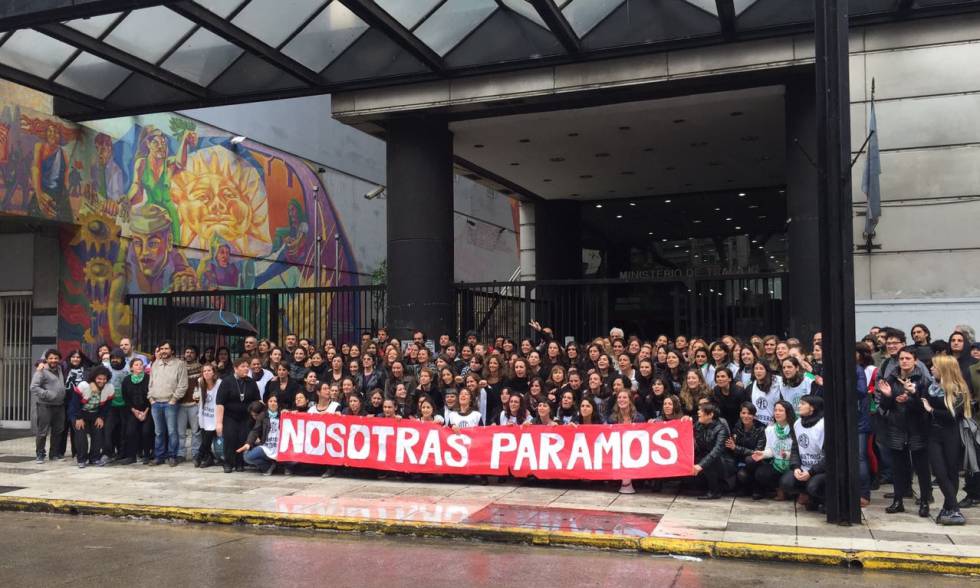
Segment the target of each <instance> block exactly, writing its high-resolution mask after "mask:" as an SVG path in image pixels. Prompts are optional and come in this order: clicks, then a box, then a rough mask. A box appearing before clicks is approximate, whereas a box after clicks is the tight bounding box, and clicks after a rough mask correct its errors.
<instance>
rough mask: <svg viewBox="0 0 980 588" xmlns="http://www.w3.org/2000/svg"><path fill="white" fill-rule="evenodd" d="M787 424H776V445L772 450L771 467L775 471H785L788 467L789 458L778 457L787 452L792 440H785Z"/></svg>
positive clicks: (787, 434) (787, 433)
mask: <svg viewBox="0 0 980 588" xmlns="http://www.w3.org/2000/svg"><path fill="white" fill-rule="evenodd" d="M789 430H790V429H789V425H785V426H784V425H780V424H777V425H776V439H777V441H776V447H775V448H774V451H773V459H772V467H773V469H774V470H776V471H777V472H780V473H782V472H785V471H786V470H788V469H789V460H788V459H784V458H782V457H779V456H780V455H782V454H783V453H784V450H785V452H786V453H789V451H790V449H791V448H792V444H793V442H792V441H787V439H788V438H789Z"/></svg>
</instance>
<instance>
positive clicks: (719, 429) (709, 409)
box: [692, 402, 734, 500]
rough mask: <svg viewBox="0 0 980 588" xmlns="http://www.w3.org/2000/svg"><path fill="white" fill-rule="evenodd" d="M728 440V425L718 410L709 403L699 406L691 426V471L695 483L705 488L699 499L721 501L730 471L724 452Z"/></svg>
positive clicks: (727, 455)
mask: <svg viewBox="0 0 980 588" xmlns="http://www.w3.org/2000/svg"><path fill="white" fill-rule="evenodd" d="M728 438H729V431H728V424H727V423H725V420H724V419H722V418H721V414H720V412H719V411H718V407H716V406H715V405H714V404H711V403H710V402H706V403H702V404H701V406H700V407H698V421H697V424H696V425H695V426H694V459H695V464H694V468H693V470H692V473H693V475H694V476H695V479H696V481H698V482H699V483H703V484H705V485H706V486H707V487H708V491H707V493H705V494H703V495H701V496H698V499H699V500H717V499H719V498H721V492H722V488H723V487H724V486H725V485H727V482H726V481H727V480H728V478H729V476H730V475H731V472H732V470H733V469H734V468H733V464H732V458H731V455H730V454H729V453H728V452H727V451H725V441H726V440H727V439H728Z"/></svg>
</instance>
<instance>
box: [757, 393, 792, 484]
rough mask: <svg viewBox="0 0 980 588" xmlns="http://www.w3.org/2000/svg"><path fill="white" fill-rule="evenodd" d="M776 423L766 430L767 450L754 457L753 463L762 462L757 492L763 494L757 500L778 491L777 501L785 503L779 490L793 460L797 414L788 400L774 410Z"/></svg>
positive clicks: (758, 471)
mask: <svg viewBox="0 0 980 588" xmlns="http://www.w3.org/2000/svg"><path fill="white" fill-rule="evenodd" d="M772 416H773V422H772V423H770V424H769V426H767V427H766V448H765V449H763V450H762V451H755V452H753V453H752V459H753V460H754V461H756V462H759V466H758V467H757V468H756V470H755V481H756V488H757V489H758V490H759V492H760V494H758V495H757V496H755V497H754V498H756V499H760V498H762V496H763V495H762V494H761V493H762V492H772V491H773V490H775V491H776V499H777V500H783V499H784V498H785V496H784V495H783V492H782V491H781V490H779V480H780V478H782V477H783V475H784V474H785V473H786V472H788V471H789V466H790V458H791V456H792V455H793V448H794V446H795V444H796V438H795V437H794V435H793V421H795V420H796V413H795V412H794V411H793V405H791V404H790V403H789V402H786V401H785V400H780V401H778V402H776V404H775V406H774V407H773V410H772Z"/></svg>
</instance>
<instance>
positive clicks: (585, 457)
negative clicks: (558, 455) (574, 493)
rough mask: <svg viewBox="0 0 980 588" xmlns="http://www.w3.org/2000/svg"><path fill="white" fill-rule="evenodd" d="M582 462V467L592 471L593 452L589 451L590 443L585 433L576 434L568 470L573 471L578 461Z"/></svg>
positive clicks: (569, 457)
mask: <svg viewBox="0 0 980 588" xmlns="http://www.w3.org/2000/svg"><path fill="white" fill-rule="evenodd" d="M579 460H581V461H582V467H583V468H585V469H587V470H591V469H592V452H591V451H589V441H588V439H586V437H585V434H584V433H576V434H575V438H574V439H573V440H572V450H571V452H570V453H569V456H568V469H573V468H574V467H575V463H576V462H577V461H579Z"/></svg>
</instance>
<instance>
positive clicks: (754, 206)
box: [749, 204, 759, 208]
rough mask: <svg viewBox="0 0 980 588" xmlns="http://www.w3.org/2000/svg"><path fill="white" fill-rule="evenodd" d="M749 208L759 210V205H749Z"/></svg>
mask: <svg viewBox="0 0 980 588" xmlns="http://www.w3.org/2000/svg"><path fill="white" fill-rule="evenodd" d="M749 208H759V205H758V204H750V205H749Z"/></svg>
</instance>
